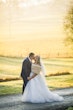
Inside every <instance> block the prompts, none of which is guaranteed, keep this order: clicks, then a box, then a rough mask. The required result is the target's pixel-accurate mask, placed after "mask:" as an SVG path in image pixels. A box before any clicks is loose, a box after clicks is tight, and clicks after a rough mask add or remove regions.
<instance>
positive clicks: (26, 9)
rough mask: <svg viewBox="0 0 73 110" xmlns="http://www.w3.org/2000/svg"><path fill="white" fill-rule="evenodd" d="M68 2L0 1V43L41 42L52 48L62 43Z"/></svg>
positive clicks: (61, 0)
mask: <svg viewBox="0 0 73 110" xmlns="http://www.w3.org/2000/svg"><path fill="white" fill-rule="evenodd" d="M70 1H71V0H0V42H1V41H2V42H3V41H6V42H7V41H25V40H29V41H30V40H32V41H34V40H38V39H40V40H42V39H44V42H46V41H47V40H48V42H46V43H47V45H48V43H50V45H51V46H52V44H53V42H54V43H55V44H56V42H58V41H60V40H63V39H64V37H65V34H64V32H63V22H64V16H65V14H66V12H67V9H68V5H69V2H70ZM51 40H53V42H52V44H51V42H50V41H51ZM35 42H36V41H35ZM37 42H38V41H37ZM3 45H4V44H3ZM26 45H28V43H26ZM36 45H37V44H36ZM43 45H44V44H43ZM46 47H47V46H46ZM46 47H45V48H46ZM5 48H6V47H5ZM28 48H29V46H28ZM2 49H3V51H4V47H2ZM2 49H1V51H2ZM34 49H35V48H34ZM32 50H33V49H32ZM58 50H59V49H58Z"/></svg>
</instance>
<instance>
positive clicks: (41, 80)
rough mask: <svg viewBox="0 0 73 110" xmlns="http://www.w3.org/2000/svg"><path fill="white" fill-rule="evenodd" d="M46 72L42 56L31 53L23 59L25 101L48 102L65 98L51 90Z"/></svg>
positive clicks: (23, 93)
mask: <svg viewBox="0 0 73 110" xmlns="http://www.w3.org/2000/svg"><path fill="white" fill-rule="evenodd" d="M33 61H34V62H33ZM45 74H46V71H45V67H44V64H43V62H42V59H41V58H40V56H38V55H36V56H35V54H34V53H29V56H28V57H27V58H25V60H24V61H23V64H22V71H21V77H22V79H23V90H22V101H23V102H31V103H46V102H53V101H63V100H64V99H63V97H61V96H59V95H58V94H56V93H53V92H51V91H50V90H49V88H48V87H47V85H46V79H45Z"/></svg>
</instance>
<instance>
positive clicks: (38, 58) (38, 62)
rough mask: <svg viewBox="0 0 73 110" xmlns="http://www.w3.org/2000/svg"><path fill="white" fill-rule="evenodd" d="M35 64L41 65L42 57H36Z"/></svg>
mask: <svg viewBox="0 0 73 110" xmlns="http://www.w3.org/2000/svg"><path fill="white" fill-rule="evenodd" d="M35 63H36V64H39V65H40V56H38V55H37V56H36V57H35Z"/></svg>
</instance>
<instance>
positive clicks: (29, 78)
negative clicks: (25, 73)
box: [27, 73, 37, 80]
mask: <svg viewBox="0 0 73 110" xmlns="http://www.w3.org/2000/svg"><path fill="white" fill-rule="evenodd" d="M36 76H37V74H35V73H34V74H33V75H32V76H31V77H27V79H28V80H31V79H33V78H34V77H36Z"/></svg>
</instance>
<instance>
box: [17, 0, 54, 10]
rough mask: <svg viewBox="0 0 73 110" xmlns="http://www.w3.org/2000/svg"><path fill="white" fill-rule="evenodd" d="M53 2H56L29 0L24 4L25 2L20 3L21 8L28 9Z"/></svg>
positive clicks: (50, 0)
mask: <svg viewBox="0 0 73 110" xmlns="http://www.w3.org/2000/svg"><path fill="white" fill-rule="evenodd" d="M52 1H54V0H27V1H26V2H24V1H23V2H20V3H19V7H21V8H27V7H31V6H38V5H42V4H47V3H50V2H52Z"/></svg>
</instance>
